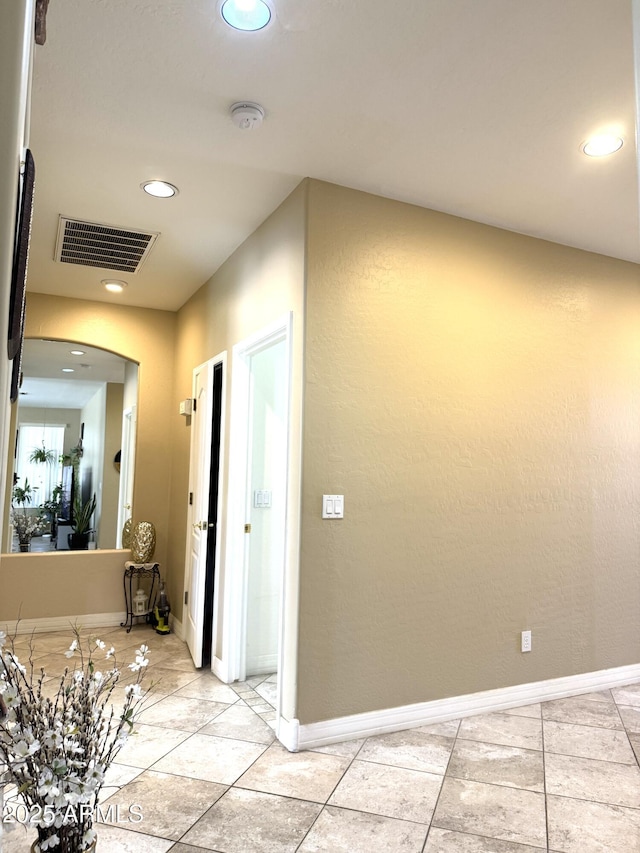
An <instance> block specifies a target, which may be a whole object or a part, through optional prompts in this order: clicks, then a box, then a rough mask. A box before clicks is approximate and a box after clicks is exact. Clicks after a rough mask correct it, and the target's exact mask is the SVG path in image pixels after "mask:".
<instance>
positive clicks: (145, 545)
mask: <svg viewBox="0 0 640 853" xmlns="http://www.w3.org/2000/svg"><path fill="white" fill-rule="evenodd" d="M130 547H131V559H132V560H133V562H134V563H150V562H151V560H152V559H153V553H154V551H155V550H156V529H155V527H154V526H153V524H151V522H150V521H139V522H138V523H137V524H136V526H135V527H134V528H133V533H132V534H131V546H130Z"/></svg>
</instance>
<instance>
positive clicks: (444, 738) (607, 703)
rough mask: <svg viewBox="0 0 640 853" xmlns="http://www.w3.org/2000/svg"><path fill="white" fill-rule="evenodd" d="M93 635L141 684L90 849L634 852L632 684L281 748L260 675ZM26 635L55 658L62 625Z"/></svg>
mask: <svg viewBox="0 0 640 853" xmlns="http://www.w3.org/2000/svg"><path fill="white" fill-rule="evenodd" d="M96 634H97V635H98V636H100V637H101V638H102V639H104V640H106V641H107V642H109V643H113V644H114V645H115V646H116V649H117V650H118V652H119V653H120V655H121V657H122V658H127V659H129V658H130V657H131V651H132V650H133V649H135V647H136V646H138V645H139V644H140V643H141V642H143V641H144V642H146V643H147V644H148V645H149V646H150V647H151V650H152V651H151V662H152V666H151V667H150V675H151V677H152V679H153V680H154V681H157V686H156V687H155V689H154V690H153V692H152V694H151V697H150V699H149V701H148V703H147V707H146V710H145V711H144V712H143V713H142V715H141V717H140V724H139V726H138V733H137V735H135V736H134V737H133V738H132V739H131V740H130V741H129V743H128V744H127V745H126V746H125V748H124V749H123V750H122V752H121V753H120V754H119V756H118V762H117V764H116V765H114V767H113V768H112V769H111V770H110V772H109V777H108V787H106V788H105V789H103V795H104V796H103V808H105V807H107V806H108V805H113V806H117V805H120V812H119V814H120V816H121V817H120V821H119V822H115V821H114V824H115V825H108V824H104V825H101V826H99V827H98V833H99V845H98V849H99V850H100V851H102V853H107V851H108V853H165V851H169V850H171V851H173V853H203V851H216V853H294V851H298V853H361V852H362V853H377V851H390V853H395V851H398V853H536V851H548V853H605V851H606V853H634V851H640V769H639V767H638V756H640V684H632V685H629V686H627V687H621V688H618V689H615V690H611V691H609V690H605V691H601V692H597V693H589V694H585V695H581V696H576V697H572V698H568V699H558V700H555V701H552V702H545V703H543V704H542V705H529V706H526V707H522V708H516V709H512V710H510V711H506V712H504V713H496V714H484V715H481V716H475V717H468V718H466V719H463V720H455V721H451V722H447V723H442V724H439V725H434V726H423V727H421V728H416V729H412V730H409V731H404V732H397V733H393V734H386V735H379V736H376V737H370V738H367V739H366V740H355V741H349V742H347V743H341V744H335V745H333V746H327V747H323V748H318V749H314V750H311V751H307V752H300V753H297V754H290V753H288V752H287V751H286V750H285V749H284V748H283V747H282V746H280V744H279V743H278V742H277V741H275V739H274V734H273V730H272V727H271V726H270V723H271V724H273V717H274V716H275V714H274V711H273V708H272V704H273V703H274V701H275V683H274V678H273V677H271V678H267V679H261V678H256V679H250V680H249V682H248V683H246V684H240V685H238V684H235V685H233V687H230V686H227V685H224V684H222V683H221V682H219V681H218V680H217V679H216V678H215V677H214V676H213V675H212V674H210V673H208V672H207V673H203V672H201V671H198V670H195V669H194V667H193V666H192V664H191V661H190V658H189V655H188V652H187V651H186V648H185V646H184V644H183V643H182V642H180V641H179V640H178V639H177V638H176V637H175V636H173V635H169V636H166V637H160V636H158V635H157V634H155V633H153V632H152V631H151V629H150V628H149V627H148V626H137V627H135V628H134V630H133V631H132V632H131V634H130V635H127V634H125V632H124V631H123V630H120V629H107V630H102V631H99V630H98V631H96ZM34 641H35V649H36V651H35V655H36V660H37V662H38V663H42V664H44V665H45V666H48V667H49V668H50V669H51V671H52V672H53V671H54V668H55V667H58V668H59V669H63V667H64V665H65V663H66V659H65V658H63V656H62V652H63V651H64V650H65V649H66V648H67V647H68V644H69V641H70V637H69V634H68V633H64V634H62V633H58V634H40V635H37V636H36V637H35V640H34ZM17 648H18V651H19V652H20V651H21V650H23V649H25V648H26V645H25V639H24V638H22V637H19V638H18V644H17ZM127 648H128V649H129V650H130V652H129V655H127V654H126V653H125V652H124V650H125V649H127ZM133 804H135V805H137V806H139V807H140V809H141V811H142V815H143V820H142V821H141V822H139V823H131V822H128V821H127V816H128V809H129V807H130V806H131V805H133ZM115 814H116V810H115V808H114V809H113V811H112V815H115ZM29 843H30V837H27V836H26V835H25V833H24V832H20V831H18V832H15V833H12V834H11V835H8V836H5V839H4V847H3V853H17V851H27V850H28V849H29Z"/></svg>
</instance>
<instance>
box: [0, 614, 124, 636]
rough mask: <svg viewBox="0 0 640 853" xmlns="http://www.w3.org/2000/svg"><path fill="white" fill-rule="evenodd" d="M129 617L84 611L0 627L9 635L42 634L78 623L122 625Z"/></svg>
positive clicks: (106, 625) (6, 623)
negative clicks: (82, 612)
mask: <svg viewBox="0 0 640 853" xmlns="http://www.w3.org/2000/svg"><path fill="white" fill-rule="evenodd" d="M126 618H127V614H126V613H125V612H124V610H123V611H122V612H121V613H84V614H83V615H82V616H49V617H46V618H43V619H20V620H14V621H12V622H3V623H0V627H1V628H2V630H3V631H5V632H6V633H7V634H9V636H11V635H13V634H42V633H44V632H45V631H66V630H69V629H71V628H73V626H74V625H77V626H78V628H113V627H120V626H121V624H122V623H123V622H124V621H125V619H126Z"/></svg>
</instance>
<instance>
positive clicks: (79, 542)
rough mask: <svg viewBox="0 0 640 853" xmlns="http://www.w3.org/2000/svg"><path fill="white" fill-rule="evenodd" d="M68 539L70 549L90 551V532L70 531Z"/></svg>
mask: <svg viewBox="0 0 640 853" xmlns="http://www.w3.org/2000/svg"><path fill="white" fill-rule="evenodd" d="M67 541H68V543H69V550H70V551H88V550H89V534H88V533H68V534H67Z"/></svg>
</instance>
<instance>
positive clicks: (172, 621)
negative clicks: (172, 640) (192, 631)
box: [169, 614, 184, 640]
mask: <svg viewBox="0 0 640 853" xmlns="http://www.w3.org/2000/svg"><path fill="white" fill-rule="evenodd" d="M169 625H170V626H171V631H172V632H173V633H174V634H175V635H176V637H177V638H178V639H179V640H184V629H183V627H182V622H181V621H180V620H179V619H176V617H175V616H173V615H172V614H170V615H169Z"/></svg>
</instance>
